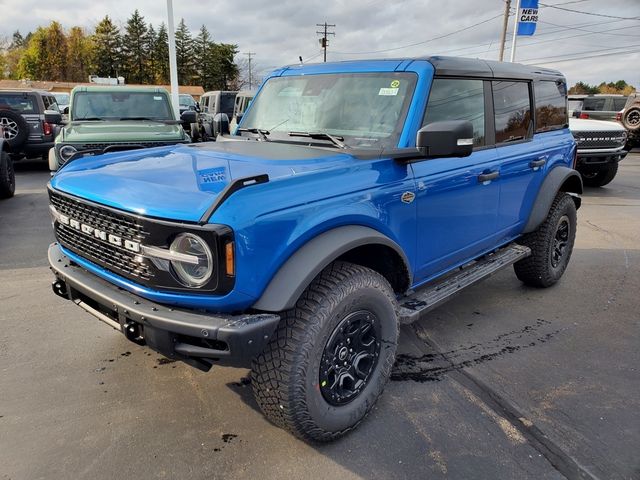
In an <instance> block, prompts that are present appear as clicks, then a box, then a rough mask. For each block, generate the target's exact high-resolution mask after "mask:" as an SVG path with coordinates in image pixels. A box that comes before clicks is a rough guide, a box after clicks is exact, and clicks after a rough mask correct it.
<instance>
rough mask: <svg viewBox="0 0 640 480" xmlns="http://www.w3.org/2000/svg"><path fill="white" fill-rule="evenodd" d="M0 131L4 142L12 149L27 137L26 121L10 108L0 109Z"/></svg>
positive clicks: (27, 126) (27, 127)
mask: <svg viewBox="0 0 640 480" xmlns="http://www.w3.org/2000/svg"><path fill="white" fill-rule="evenodd" d="M0 131H1V132H2V137H3V139H4V141H5V143H6V144H7V145H9V147H11V149H12V150H14V151H15V149H16V148H17V147H19V146H21V145H22V144H23V143H24V142H26V141H27V138H28V137H29V125H27V121H26V120H25V119H24V118H23V117H22V115H20V114H19V113H16V112H14V111H11V110H0Z"/></svg>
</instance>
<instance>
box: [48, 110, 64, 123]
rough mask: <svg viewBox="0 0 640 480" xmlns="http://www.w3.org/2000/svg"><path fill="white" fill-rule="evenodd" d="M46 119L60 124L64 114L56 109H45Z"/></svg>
mask: <svg viewBox="0 0 640 480" xmlns="http://www.w3.org/2000/svg"><path fill="white" fill-rule="evenodd" d="M44 121H45V122H47V123H51V124H52V125H60V124H61V123H62V114H61V113H60V112H57V111H55V110H45V111H44Z"/></svg>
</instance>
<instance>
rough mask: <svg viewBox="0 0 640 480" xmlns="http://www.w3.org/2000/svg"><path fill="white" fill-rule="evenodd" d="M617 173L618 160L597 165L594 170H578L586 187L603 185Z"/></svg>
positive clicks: (609, 181)
mask: <svg viewBox="0 0 640 480" xmlns="http://www.w3.org/2000/svg"><path fill="white" fill-rule="evenodd" d="M617 173H618V162H614V163H609V164H607V165H604V166H601V167H598V168H597V169H596V170H589V171H585V172H580V175H581V176H582V183H584V184H585V185H586V186H587V187H603V186H605V185H607V184H608V183H611V181H612V180H613V179H614V178H615V176H616V174H617Z"/></svg>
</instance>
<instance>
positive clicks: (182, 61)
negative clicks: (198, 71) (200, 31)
mask: <svg viewBox="0 0 640 480" xmlns="http://www.w3.org/2000/svg"><path fill="white" fill-rule="evenodd" d="M176 63H177V64H178V83H179V84H181V85H193V79H194V76H195V65H194V59H193V38H191V32H189V29H188V28H187V25H186V24H185V23H184V18H182V19H180V23H179V24H178V29H177V30H176Z"/></svg>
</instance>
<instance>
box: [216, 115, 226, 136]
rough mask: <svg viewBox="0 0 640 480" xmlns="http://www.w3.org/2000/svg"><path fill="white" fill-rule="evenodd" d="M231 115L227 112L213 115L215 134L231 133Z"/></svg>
mask: <svg viewBox="0 0 640 480" xmlns="http://www.w3.org/2000/svg"><path fill="white" fill-rule="evenodd" d="M229 132H230V130H229V117H227V114H226V113H216V115H215V116H214V117H213V136H214V137H217V136H218V135H229Z"/></svg>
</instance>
